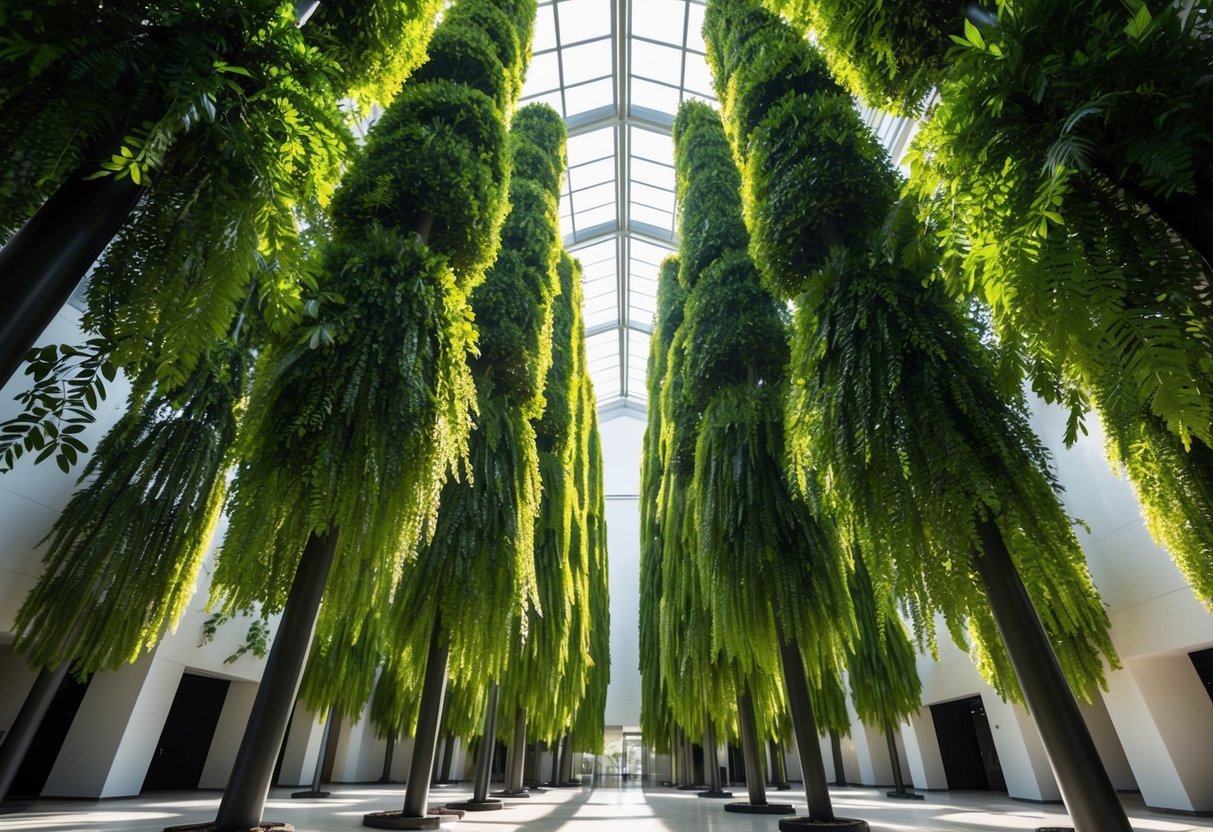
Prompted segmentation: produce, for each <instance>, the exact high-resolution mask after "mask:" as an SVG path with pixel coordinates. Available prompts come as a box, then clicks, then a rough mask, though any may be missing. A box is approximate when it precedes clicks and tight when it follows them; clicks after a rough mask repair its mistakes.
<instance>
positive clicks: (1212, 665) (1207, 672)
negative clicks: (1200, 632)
mask: <svg viewBox="0 0 1213 832" xmlns="http://www.w3.org/2000/svg"><path fill="white" fill-rule="evenodd" d="M1188 658H1189V659H1191V660H1192V665H1193V666H1194V667H1195V668H1196V675H1197V676H1199V677H1200V681H1202V682H1204V684H1205V693H1207V694H1209V699H1213V647H1210V648H1209V649H1208V650H1197V651H1196V652H1195V653H1189V654H1188Z"/></svg>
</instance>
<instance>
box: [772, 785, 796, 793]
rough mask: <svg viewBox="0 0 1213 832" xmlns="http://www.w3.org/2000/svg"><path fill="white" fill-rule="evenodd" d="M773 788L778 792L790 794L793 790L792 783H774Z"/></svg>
mask: <svg viewBox="0 0 1213 832" xmlns="http://www.w3.org/2000/svg"><path fill="white" fill-rule="evenodd" d="M771 788H772V789H774V790H775V791H777V792H789V791H791V790H792V784H791V783H773V784H772V785H771Z"/></svg>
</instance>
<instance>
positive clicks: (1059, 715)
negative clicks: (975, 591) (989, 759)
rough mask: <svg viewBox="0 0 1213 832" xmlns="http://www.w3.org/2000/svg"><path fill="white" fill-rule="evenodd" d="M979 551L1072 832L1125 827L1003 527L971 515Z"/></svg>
mask: <svg viewBox="0 0 1213 832" xmlns="http://www.w3.org/2000/svg"><path fill="white" fill-rule="evenodd" d="M977 534H978V537H979V538H980V540H981V546H982V554H979V555H976V556H975V557H974V559H973V563H974V566H975V567H976V569H977V573H978V574H979V575H980V576H981V580H982V583H983V584H984V586H985V589H986V594H987V595H988V596H989V598H990V609H991V611H992V612H993V614H994V623H995V624H997V626H998V632H999V634H1000V635H1001V636H1002V640H1003V643H1004V644H1005V645H1006V647H1007V654H1008V655H1009V656H1010V658H1011V665H1012V667H1014V668H1015V675H1016V677H1017V678H1018V679H1019V687H1020V689H1021V690H1022V691H1023V696H1024V700H1025V702H1026V703H1027V706H1028V710H1029V711H1030V712H1031V714H1032V718H1033V719H1034V720H1035V721H1036V726H1037V728H1038V729H1039V730H1040V738H1041V741H1042V742H1043V743H1044V747H1045V753H1047V754H1048V755H1049V762H1050V763H1051V764H1052V766H1053V773H1054V776H1055V777H1056V778H1057V786H1058V788H1059V789H1060V790H1061V797H1062V800H1063V802H1064V803H1065V805H1066V810H1067V811H1068V812H1069V813H1070V817H1071V819H1073V821H1074V828H1075V829H1077V830H1078V832H1130V826H1129V819H1128V817H1127V816H1126V815H1125V810H1124V807H1123V806H1122V805H1121V803H1120V798H1119V797H1118V796H1117V795H1116V789H1115V788H1113V786H1112V781H1111V780H1110V779H1109V778H1108V773H1107V771H1106V770H1105V769H1104V766H1103V761H1102V760H1100V758H1099V752H1098V751H1097V750H1096V748H1095V742H1094V740H1092V739H1091V733H1090V731H1088V730H1087V724H1086V722H1084V721H1083V718H1082V712H1081V711H1080V710H1079V709H1078V702H1077V700H1075V698H1074V693H1073V691H1071V690H1070V686H1069V684H1068V683H1067V682H1066V677H1065V674H1063V673H1062V670H1061V665H1059V664H1058V663H1057V656H1056V655H1055V654H1054V653H1053V647H1052V645H1051V644H1050V643H1049V638H1048V636H1047V635H1046V634H1045V630H1044V626H1043V625H1042V624H1041V623H1040V616H1039V615H1037V614H1036V608H1035V607H1033V606H1032V599H1031V597H1030V596H1029V595H1028V591H1027V589H1025V588H1024V585H1023V581H1022V580H1021V579H1020V577H1019V572H1018V571H1017V570H1016V569H1015V564H1014V562H1013V561H1012V560H1011V554H1010V552H1008V551H1007V547H1006V542H1005V541H1004V540H1003V538H1002V532H1001V531H1000V530H999V528H998V526H997V525H996V524H995V523H994V522H993V521H991V520H986V519H982V518H978V521H977Z"/></svg>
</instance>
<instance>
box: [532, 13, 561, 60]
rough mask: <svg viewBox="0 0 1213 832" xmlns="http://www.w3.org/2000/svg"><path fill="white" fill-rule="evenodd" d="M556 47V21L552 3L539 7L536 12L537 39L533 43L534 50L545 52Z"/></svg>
mask: <svg viewBox="0 0 1213 832" xmlns="http://www.w3.org/2000/svg"><path fill="white" fill-rule="evenodd" d="M555 48H556V21H555V19H554V18H553V16H552V4H551V3H547V4H545V5H543V6H540V7H539V11H538V12H537V13H536V14H535V39H534V42H533V43H532V44H531V50H532V51H533V52H544V51H546V50H548V49H555Z"/></svg>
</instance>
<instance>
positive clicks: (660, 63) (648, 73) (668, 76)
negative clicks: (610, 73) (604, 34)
mask: <svg viewBox="0 0 1213 832" xmlns="http://www.w3.org/2000/svg"><path fill="white" fill-rule="evenodd" d="M678 39H679V41H681V40H682V32H681V31H680V32H679V33H678ZM632 72H634V73H636V74H637V75H643V76H645V77H646V78H657V79H660V80H662V81H665V82H666V83H667V84H673V85H674V86H678V84H679V83H680V81H681V75H682V50H681V49H677V48H675V47H672V46H659V45H658V44H656V43H649V42H648V41H647V40H638V39H637V38H632Z"/></svg>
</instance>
